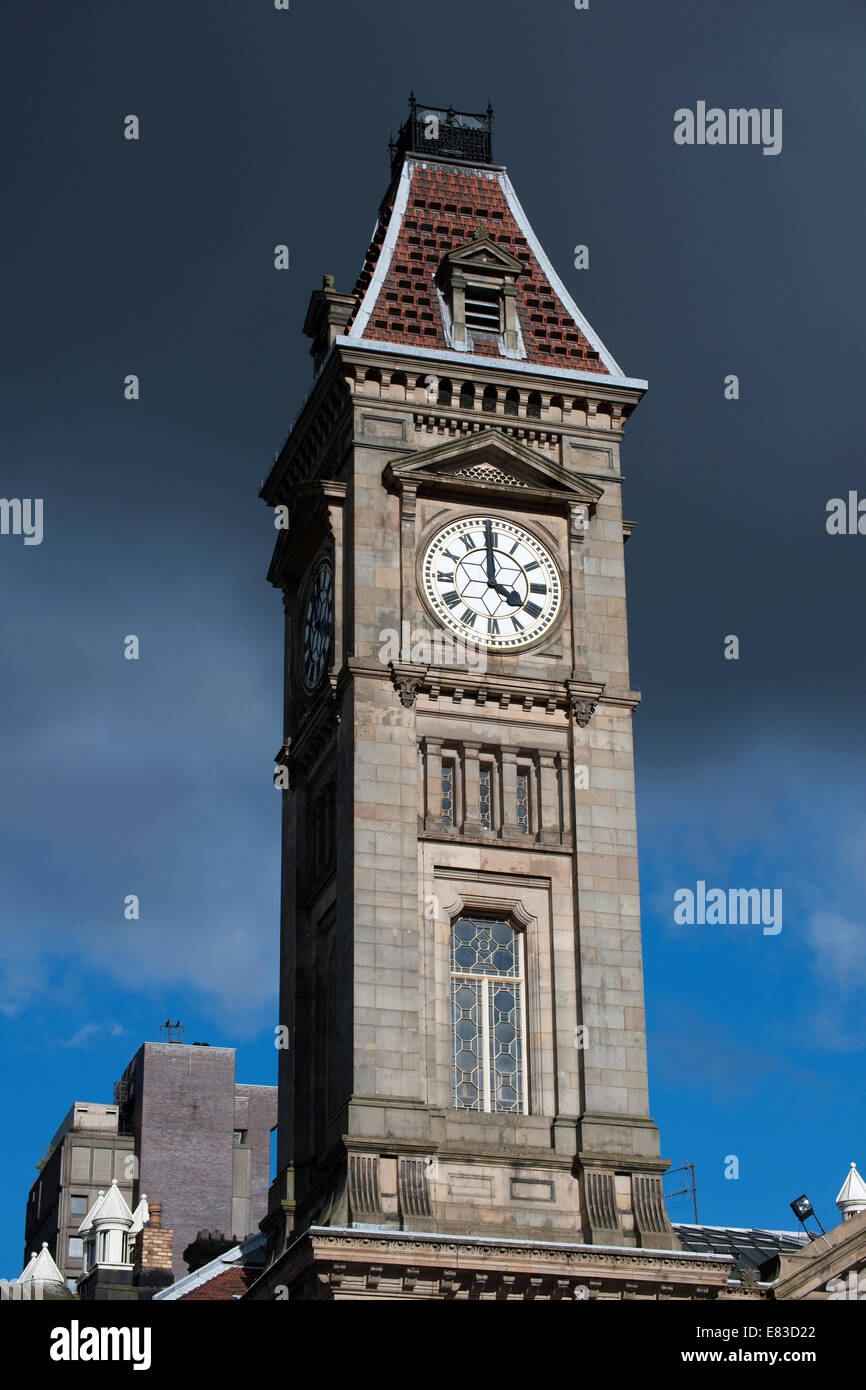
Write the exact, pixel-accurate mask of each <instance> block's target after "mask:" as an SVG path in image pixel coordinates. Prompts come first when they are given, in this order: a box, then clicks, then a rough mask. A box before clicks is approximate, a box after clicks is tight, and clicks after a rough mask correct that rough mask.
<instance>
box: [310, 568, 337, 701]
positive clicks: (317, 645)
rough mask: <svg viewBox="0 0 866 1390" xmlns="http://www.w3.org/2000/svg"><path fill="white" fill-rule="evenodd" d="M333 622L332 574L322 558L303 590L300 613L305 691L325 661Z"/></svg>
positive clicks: (318, 677) (313, 683) (314, 682)
mask: <svg viewBox="0 0 866 1390" xmlns="http://www.w3.org/2000/svg"><path fill="white" fill-rule="evenodd" d="M333 622H334V576H333V574H332V573H331V566H330V565H329V564H328V562H327V560H323V561H322V563H321V564H320V565H319V567H318V569H317V570H316V571H315V573H314V575H313V578H312V582H311V584H310V587H309V589H308V591H307V609H306V613H305V615H304V646H303V673H304V685H305V686H306V687H307V689H308V690H312V689H313V687H314V686H316V685H318V683H319V681H320V680H321V678H322V675H323V674H324V671H325V667H326V666H327V664H328V658H329V656H330V654H331V629H332V627H333Z"/></svg>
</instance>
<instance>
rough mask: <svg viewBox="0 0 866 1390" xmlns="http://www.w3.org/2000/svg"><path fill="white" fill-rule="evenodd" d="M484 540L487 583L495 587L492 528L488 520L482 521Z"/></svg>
mask: <svg viewBox="0 0 866 1390" xmlns="http://www.w3.org/2000/svg"><path fill="white" fill-rule="evenodd" d="M484 541H485V544H486V547H487V583H488V585H490V586H491V587H492V588H494V589H495V588H496V561H495V559H494V557H493V528H492V527H491V525H490V522H489V521H485V523H484Z"/></svg>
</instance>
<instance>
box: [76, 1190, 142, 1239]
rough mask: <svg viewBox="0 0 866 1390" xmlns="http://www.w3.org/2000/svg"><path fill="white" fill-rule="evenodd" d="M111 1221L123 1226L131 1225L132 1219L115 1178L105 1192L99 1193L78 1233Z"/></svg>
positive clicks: (80, 1233)
mask: <svg viewBox="0 0 866 1390" xmlns="http://www.w3.org/2000/svg"><path fill="white" fill-rule="evenodd" d="M139 1205H140V1204H139ZM136 1210H137V1209H136ZM112 1221H116V1222H120V1223H121V1224H122V1225H125V1226H131V1225H132V1221H133V1216H132V1212H131V1211H130V1209H129V1207H128V1205H127V1203H126V1199H125V1198H124V1195H123V1193H122V1192H121V1190H120V1188H119V1187H118V1186H117V1179H116V1178H115V1179H113V1180H112V1183H111V1186H110V1188H109V1189H108V1191H107V1192H100V1193H99V1196H98V1197H97V1199H96V1201H95V1202H94V1203H93V1206H92V1207H91V1208H90V1211H89V1212H88V1213H87V1215H86V1216H85V1218H84V1220H83V1221H82V1223H81V1225H80V1226H79V1227H78V1234H79V1235H83V1234H84V1232H85V1231H89V1230H90V1229H91V1227H92V1226H94V1225H98V1226H102V1225H105V1224H107V1223H109V1222H112Z"/></svg>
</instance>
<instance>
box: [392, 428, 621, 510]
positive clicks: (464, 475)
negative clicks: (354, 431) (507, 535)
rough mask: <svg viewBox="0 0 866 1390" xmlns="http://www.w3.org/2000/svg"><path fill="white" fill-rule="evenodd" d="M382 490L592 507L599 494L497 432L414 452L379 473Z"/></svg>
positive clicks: (479, 434)
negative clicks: (491, 495) (490, 495)
mask: <svg viewBox="0 0 866 1390" xmlns="http://www.w3.org/2000/svg"><path fill="white" fill-rule="evenodd" d="M384 481H385V484H386V486H395V485H396V486H397V487H402V486H404V485H406V484H409V483H411V484H413V485H415V486H417V487H419V488H420V487H423V488H424V490H425V491H426V490H430V489H433V490H440V489H442V488H446V489H448V488H451V489H453V488H459V489H460V490H461V491H464V490H467V489H468V490H473V489H478V490H479V491H489V490H490V489H493V490H495V491H498V492H509V493H514V495H515V496H519V495H520V494H521V493H522V494H524V495H526V496H527V497H528V496H529V495H535V496H538V495H543V496H544V497H547V498H556V497H557V496H558V497H560V498H561V499H562V500H563V501H570V502H586V503H589V504H592V503H594V502H597V501H598V499H599V498H600V497H601V496H602V494H603V489H602V488H600V487H597V486H596V485H595V484H594V483H591V482H589V481H588V480H587V479H586V478H582V477H579V476H576V475H575V474H572V473H569V472H568V471H567V470H566V469H564V468H561V467H560V466H559V464H556V463H553V462H552V461H550V460H549V459H546V458H544V457H542V455H541V454H539V453H538V452H537V451H536V450H535V449H530V448H528V447H527V446H526V445H525V444H521V443H519V442H518V441H517V440H516V439H512V438H511V437H510V436H509V435H507V434H504V433H503V432H502V431H501V430H498V429H486V430H480V431H479V432H478V433H477V434H473V435H471V436H470V437H468V438H466V437H463V438H460V439H451V440H449V441H448V442H447V443H446V444H438V445H434V446H433V447H432V448H430V449H420V450H418V451H417V452H416V453H413V454H404V455H403V456H402V457H401V458H399V459H395V460H393V461H392V462H391V463H389V464H388V466H387V467H386V469H385V474H384Z"/></svg>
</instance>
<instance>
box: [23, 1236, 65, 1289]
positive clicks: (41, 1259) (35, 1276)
mask: <svg viewBox="0 0 866 1390" xmlns="http://www.w3.org/2000/svg"><path fill="white" fill-rule="evenodd" d="M17 1282H18V1283H19V1284H34V1283H37V1282H38V1283H42V1284H63V1282H64V1280H63V1275H62V1274H61V1273H60V1270H59V1269H58V1268H57V1265H56V1264H55V1263H54V1261H53V1259H52V1258H51V1251H50V1250H49V1249H48V1243H47V1241H43V1242H42V1249H41V1250H40V1251H39V1254H38V1255H31V1256H30V1259H29V1261H28V1262H27V1264H26V1265H25V1266H24V1269H23V1270H22V1271H21V1273H20V1274H19V1276H18V1280H17Z"/></svg>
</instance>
